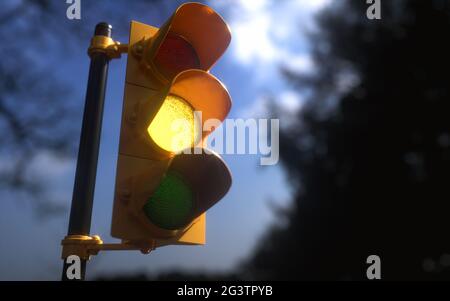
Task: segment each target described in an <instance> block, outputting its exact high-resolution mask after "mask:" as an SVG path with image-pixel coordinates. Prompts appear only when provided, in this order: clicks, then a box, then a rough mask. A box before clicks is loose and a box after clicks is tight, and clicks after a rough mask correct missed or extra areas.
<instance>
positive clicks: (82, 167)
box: [62, 23, 112, 280]
mask: <svg viewBox="0 0 450 301" xmlns="http://www.w3.org/2000/svg"><path fill="white" fill-rule="evenodd" d="M111 30H112V27H111V25H109V24H108V23H99V24H97V26H96V27H95V35H96V36H106V37H111ZM108 63H109V59H108V56H107V55H106V54H105V53H102V52H96V53H93V54H92V55H91V64H90V67H89V79H88V85H87V91H86V101H85V106H84V115H83V124H82V129H81V137H80V146H79V150H78V160H77V169H76V174H75V184H74V188H73V196H72V207H71V209H70V220H69V230H68V235H89V232H90V230H91V216H92V206H93V202H94V188H95V177H96V173H97V161H98V152H99V146H100V133H101V128H102V117H103V104H104V100H105V90H106V80H107V77H108ZM67 268H68V264H66V262H65V261H64V266H63V273H62V280H68V279H67V274H66V272H67ZM85 273H86V260H81V280H84V278H85Z"/></svg>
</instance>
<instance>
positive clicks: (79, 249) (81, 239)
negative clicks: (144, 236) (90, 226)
mask: <svg viewBox="0 0 450 301" xmlns="http://www.w3.org/2000/svg"><path fill="white" fill-rule="evenodd" d="M61 245H62V254H61V258H62V259H66V258H67V257H69V256H70V255H77V256H78V257H80V258H81V259H84V260H89V259H90V257H91V256H92V255H97V254H98V252H99V251H101V250H103V251H123V250H139V251H141V252H142V253H143V254H148V253H150V251H152V250H154V249H155V242H154V241H151V242H122V243H119V244H104V243H103V241H102V239H101V238H100V236H98V235H93V236H88V235H68V236H66V237H65V238H64V239H63V240H62V241H61Z"/></svg>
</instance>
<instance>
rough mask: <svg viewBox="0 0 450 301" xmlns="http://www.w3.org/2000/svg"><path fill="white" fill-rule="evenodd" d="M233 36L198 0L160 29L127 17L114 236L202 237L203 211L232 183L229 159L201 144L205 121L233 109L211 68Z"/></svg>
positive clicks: (173, 240) (194, 240) (151, 239)
mask: <svg viewBox="0 0 450 301" xmlns="http://www.w3.org/2000/svg"><path fill="white" fill-rule="evenodd" d="M230 39H231V35H230V31H229V28H228V26H227V25H226V23H225V22H224V21H223V20H222V18H221V17H220V16H219V15H218V14H217V13H216V12H214V11H213V10H212V9H211V8H209V7H207V6H205V5H202V4H199V3H186V4H184V5H181V6H180V7H179V8H178V9H177V10H176V11H175V13H174V14H173V15H172V17H170V18H169V20H168V21H167V22H166V23H165V24H164V25H163V26H162V27H161V28H160V29H158V28H155V27H152V26H149V25H145V24H142V23H138V22H135V21H132V22H131V28H130V38H129V44H128V60H127V72H126V80H125V81H126V82H125V93H124V102H123V112H122V126H121V134H120V144H119V155H118V163H117V174H116V185H115V193H114V208H113V218H112V227H111V234H112V236H113V237H117V238H120V239H122V240H123V241H125V242H131V243H143V244H151V245H152V246H155V247H158V246H163V245H168V244H204V243H205V230H206V219H205V218H206V217H205V212H206V211H207V210H208V209H209V208H210V207H212V206H213V205H214V204H215V203H217V202H218V201H219V200H220V199H221V198H222V197H223V196H224V195H225V194H226V192H227V191H228V189H229V187H230V186H231V173H230V171H229V170H228V168H227V166H226V164H225V163H224V162H223V160H222V159H221V158H220V157H219V156H218V155H217V154H215V153H213V152H212V151H209V150H206V149H204V148H203V146H204V145H205V141H206V138H207V136H208V135H209V134H210V133H211V132H210V131H203V121H205V120H209V119H216V120H218V121H223V120H224V119H225V118H226V116H227V114H228V112H229V111H230V109H231V98H230V96H229V94H228V92H227V90H226V88H225V87H224V86H223V84H222V83H221V82H220V81H219V80H218V79H217V78H215V77H214V76H213V75H211V74H210V73H209V72H208V71H209V70H210V68H211V67H212V66H213V64H214V63H215V62H216V61H217V60H218V59H219V57H220V56H221V55H222V54H223V52H224V51H225V50H226V48H227V46H228V44H229V42H230ZM194 112H200V114H196V113H194Z"/></svg>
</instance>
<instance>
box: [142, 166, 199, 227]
mask: <svg viewBox="0 0 450 301" xmlns="http://www.w3.org/2000/svg"><path fill="white" fill-rule="evenodd" d="M192 208H193V194H192V191H191V189H190V187H189V185H188V184H187V183H186V182H185V181H184V180H183V178H182V177H181V176H180V175H179V174H177V173H174V172H168V173H167V174H166V176H165V177H164V178H163V180H162V181H161V183H160V185H159V186H158V188H157V189H156V191H155V193H154V194H153V196H151V197H150V198H149V200H148V201H147V203H146V204H145V205H144V208H143V210H144V213H145V215H146V216H147V217H148V218H149V220H150V221H151V222H152V223H153V224H155V225H156V226H158V227H160V228H163V229H167V230H176V229H179V228H181V227H183V226H186V225H187V224H188V223H189V221H190V220H189V218H190V213H191V211H192Z"/></svg>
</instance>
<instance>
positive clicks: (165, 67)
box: [154, 33, 200, 80]
mask: <svg viewBox="0 0 450 301" xmlns="http://www.w3.org/2000/svg"><path fill="white" fill-rule="evenodd" d="M154 63H155V66H156V68H157V69H158V71H159V72H160V73H161V74H162V75H163V76H164V77H165V78H166V79H168V80H171V79H173V78H174V77H175V76H176V75H177V74H178V73H180V72H182V71H185V70H188V69H200V61H199V59H198V56H197V53H196V52H195V49H194V47H192V45H191V44H190V43H189V42H188V41H186V39H184V38H183V37H181V36H179V35H175V34H171V33H169V34H167V36H166V38H165V39H164V41H163V42H162V43H161V46H160V47H159V49H158V52H157V53H156V56H155V60H154Z"/></svg>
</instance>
